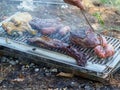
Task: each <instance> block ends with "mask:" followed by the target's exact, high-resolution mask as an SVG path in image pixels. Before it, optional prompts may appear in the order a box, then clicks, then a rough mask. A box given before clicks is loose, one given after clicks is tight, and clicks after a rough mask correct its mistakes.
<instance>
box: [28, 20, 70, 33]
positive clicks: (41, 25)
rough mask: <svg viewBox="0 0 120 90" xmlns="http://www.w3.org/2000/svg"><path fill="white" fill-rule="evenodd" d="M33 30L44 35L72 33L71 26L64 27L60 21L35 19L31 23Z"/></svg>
mask: <svg viewBox="0 0 120 90" xmlns="http://www.w3.org/2000/svg"><path fill="white" fill-rule="evenodd" d="M29 24H30V25H31V27H32V28H33V29H36V30H37V31H39V32H40V33H42V34H43V35H50V34H53V33H59V34H60V35H66V34H67V32H69V31H70V27H69V26H64V25H63V24H62V23H61V22H60V20H59V19H40V18H34V19H32V20H31V21H30V23H29Z"/></svg>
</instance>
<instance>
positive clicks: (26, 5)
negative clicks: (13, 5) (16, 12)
mask: <svg viewBox="0 0 120 90" xmlns="http://www.w3.org/2000/svg"><path fill="white" fill-rule="evenodd" d="M17 8H18V9H22V10H25V11H33V10H34V8H35V6H34V4H33V0H23V2H22V3H21V4H20V5H19V6H17Z"/></svg>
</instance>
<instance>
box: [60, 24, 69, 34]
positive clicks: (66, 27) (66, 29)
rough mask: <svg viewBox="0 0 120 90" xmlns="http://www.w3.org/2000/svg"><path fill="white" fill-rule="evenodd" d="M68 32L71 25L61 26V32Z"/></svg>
mask: <svg viewBox="0 0 120 90" xmlns="http://www.w3.org/2000/svg"><path fill="white" fill-rule="evenodd" d="M68 32H70V27H69V26H64V27H61V28H60V30H59V33H60V34H61V35H66V34H67V33H68Z"/></svg>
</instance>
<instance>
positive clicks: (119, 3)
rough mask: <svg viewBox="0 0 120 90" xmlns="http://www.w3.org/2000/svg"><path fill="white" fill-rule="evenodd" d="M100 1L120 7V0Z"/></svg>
mask: <svg viewBox="0 0 120 90" xmlns="http://www.w3.org/2000/svg"><path fill="white" fill-rule="evenodd" d="M100 2H101V3H103V4H105V5H110V6H113V7H116V8H118V9H120V0H100Z"/></svg>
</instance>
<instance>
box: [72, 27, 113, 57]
mask: <svg viewBox="0 0 120 90" xmlns="http://www.w3.org/2000/svg"><path fill="white" fill-rule="evenodd" d="M70 40H71V42H73V43H75V44H77V45H81V46H83V47H89V48H94V51H95V54H96V55H97V56H98V57H100V58H108V57H110V56H112V55H113V54H114V48H113V47H112V46H111V45H108V44H107V41H106V39H105V37H103V36H101V35H98V34H96V33H94V32H93V31H92V30H90V29H87V28H82V29H80V30H75V31H72V32H71V33H70ZM110 48H111V49H110ZM108 53H109V54H108Z"/></svg>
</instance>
